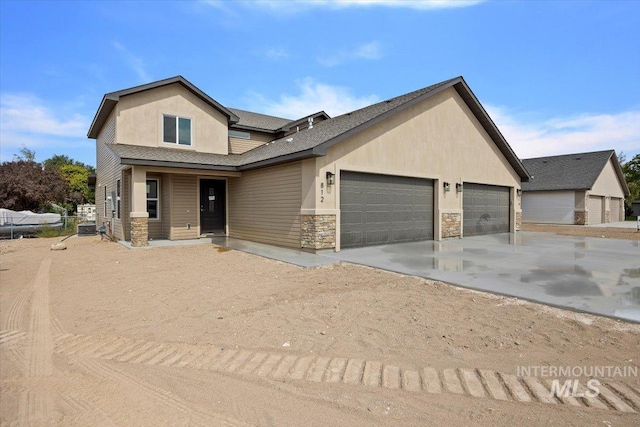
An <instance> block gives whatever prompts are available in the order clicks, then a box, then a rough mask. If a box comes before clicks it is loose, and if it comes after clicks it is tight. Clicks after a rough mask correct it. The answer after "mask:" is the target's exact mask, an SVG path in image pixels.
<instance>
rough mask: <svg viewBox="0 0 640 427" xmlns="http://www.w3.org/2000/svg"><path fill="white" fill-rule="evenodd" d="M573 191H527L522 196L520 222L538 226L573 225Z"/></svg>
mask: <svg viewBox="0 0 640 427" xmlns="http://www.w3.org/2000/svg"><path fill="white" fill-rule="evenodd" d="M574 206H575V194H574V193H573V191H553V192H550V191H529V192H526V193H523V194H522V221H523V222H533V223H540V224H573V220H574V218H573V216H574Z"/></svg>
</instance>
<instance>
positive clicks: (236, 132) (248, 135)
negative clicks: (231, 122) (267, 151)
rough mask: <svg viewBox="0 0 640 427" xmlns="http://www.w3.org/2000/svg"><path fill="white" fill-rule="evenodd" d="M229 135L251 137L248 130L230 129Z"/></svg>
mask: <svg viewBox="0 0 640 427" xmlns="http://www.w3.org/2000/svg"><path fill="white" fill-rule="evenodd" d="M229 136H230V137H232V138H240V139H251V134H250V133H249V132H240V131H237V130H230V131H229Z"/></svg>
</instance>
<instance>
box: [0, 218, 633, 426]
mask: <svg viewBox="0 0 640 427" xmlns="http://www.w3.org/2000/svg"><path fill="white" fill-rule="evenodd" d="M594 231H597V232H600V230H594ZM55 241H57V240H52V239H33V240H26V239H25V240H15V241H3V242H1V243H0V251H1V252H0V253H1V257H0V326H1V327H0V358H1V359H0V360H1V362H2V363H1V366H0V381H1V382H0V416H1V419H0V424H1V425H3V426H4V425H14V424H24V425H45V424H46V425H49V424H51V425H65V426H67V425H72V426H88V425H122V426H130V425H136V426H159V425H207V426H217V425H275V426H301V425H304V426H314V425H317V426H326V425H336V426H338V425H344V426H370V425H387V426H398V425H465V424H466V425H481V426H493V425H510V426H512V425H523V426H524V425H527V426H529V425H545V426H547V425H551V426H553V425H575V426H584V425H594V426H619V425H628V426H632V425H635V426H637V425H640V415H639V413H640V381H639V378H638V377H637V376H635V377H624V378H620V377H615V378H599V380H600V381H601V382H602V386H601V387H600V395H599V397H598V398H580V397H571V396H564V397H562V398H554V397H550V393H549V391H548V390H549V388H550V382H551V381H550V379H549V378H542V377H526V378H525V377H520V376H517V367H519V366H540V365H545V366H583V367H584V366H616V367H627V368H628V367H631V368H636V369H637V368H638V366H640V325H636V324H629V323H625V322H621V321H615V320H611V319H607V318H601V317H597V316H592V315H587V314H578V313H574V312H569V311H562V310H558V309H554V308H549V307H546V306H541V305H537V304H532V303H528V302H523V301H519V300H516V299H514V298H505V297H498V296H493V295H488V294H483V293H479V292H474V291H469V290H463V289H459V288H455V287H453V286H449V285H445V284H443V283H438V282H433V281H428V280H423V279H420V278H415V277H407V276H402V275H398V274H393V273H388V272H384V271H379V270H375V269H370V268H364V267H360V266H356V265H344V264H343V265H340V266H330V267H321V268H312V269H304V268H300V267H296V266H292V265H289V264H284V263H281V262H277V261H272V260H267V259H264V258H260V257H257V256H253V255H249V254H246V253H242V252H238V251H228V250H225V249H223V248H220V247H216V246H214V245H199V246H182V247H171V248H155V249H138V250H128V249H126V248H124V247H123V246H121V245H119V244H117V243H110V242H101V241H100V240H99V238H94V237H83V238H78V237H74V238H71V239H68V240H66V243H67V245H68V249H67V250H64V251H51V250H50V249H49V247H50V245H51V244H52V243H54V242H55ZM586 379H587V378H584V377H580V378H579V380H580V384H581V387H584V386H583V384H585V382H586Z"/></svg>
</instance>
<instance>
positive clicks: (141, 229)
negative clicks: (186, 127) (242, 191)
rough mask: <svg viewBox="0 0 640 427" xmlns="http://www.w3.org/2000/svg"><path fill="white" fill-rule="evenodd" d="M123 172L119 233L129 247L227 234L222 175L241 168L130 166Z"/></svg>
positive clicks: (229, 174)
mask: <svg viewBox="0 0 640 427" xmlns="http://www.w3.org/2000/svg"><path fill="white" fill-rule="evenodd" d="M122 175H123V176H122V178H123V183H124V189H123V190H124V191H123V193H124V194H127V195H128V200H125V202H124V209H123V210H124V212H123V214H124V215H123V218H122V222H123V224H122V234H123V236H122V237H123V240H125V241H129V242H130V244H131V246H132V247H140V246H147V245H149V242H150V241H155V240H169V241H179V240H189V239H198V238H200V236H202V235H203V234H211V235H227V233H228V225H227V203H226V194H227V178H229V177H236V176H240V175H241V173H240V172H234V171H212V170H201V169H195V170H194V169H186V168H168V167H148V166H144V167H143V166H131V167H129V168H127V169H125V170H123V172H122Z"/></svg>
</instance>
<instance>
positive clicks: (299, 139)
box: [89, 76, 529, 182]
mask: <svg viewBox="0 0 640 427" xmlns="http://www.w3.org/2000/svg"><path fill="white" fill-rule="evenodd" d="M151 85H154V84H151ZM146 86H148V85H146ZM449 88H454V89H455V90H456V92H457V93H458V94H459V95H460V97H461V98H462V99H463V100H464V101H465V103H466V104H467V106H468V107H469V109H470V110H471V111H472V113H473V114H474V116H475V117H476V119H477V120H478V121H479V123H480V124H481V125H482V127H483V128H484V130H485V131H486V132H487V134H488V135H489V136H490V137H491V139H492V140H493V142H494V143H495V144H496V146H497V147H498V149H499V150H500V152H501V153H502V154H503V155H504V156H505V158H506V159H507V161H508V162H509V164H510V165H511V167H512V168H513V169H514V171H515V172H516V173H517V174H518V175H519V176H520V178H521V180H522V181H525V182H526V181H528V180H529V174H528V173H527V170H526V169H525V167H524V166H523V165H522V163H521V162H520V159H518V157H517V156H516V154H515V153H514V152H513V150H512V149H511V147H510V146H509V144H508V143H507V141H506V139H505V138H504V136H503V135H502V134H501V133H500V131H499V130H498V128H497V127H496V125H495V123H494V122H493V121H492V120H491V118H490V117H489V115H488V114H487V112H486V111H485V109H484V108H483V107H482V105H481V104H480V102H479V101H478V99H477V98H476V97H475V95H474V94H473V92H472V91H471V89H470V88H469V86H468V85H467V83H466V82H465V81H464V78H462V77H461V76H460V77H456V78H453V79H449V80H445V81H443V82H440V83H437V84H434V85H431V86H428V87H425V88H423V89H419V90H416V91H414V92H410V93H407V94H405V95H401V96H398V97H395V98H391V99H389V100H386V101H382V102H378V103H376V104H373V105H370V106H368V107H364V108H361V109H359V110H355V111H352V112H350V113H347V114H343V115H340V116H337V117H334V118H328V115H326V113H324V112H322V111H321V112H319V113H316V114H315V115H312V116H313V117H317V116H320V115H325V116H326V117H327V119H326V120H322V121H320V122H319V123H317V124H314V126H313V128H311V129H304V130H302V131H300V132H296V133H294V134H291V135H288V136H285V137H283V138H280V139H278V140H275V141H272V142H268V143H265V144H263V145H260V146H258V147H256V148H254V149H252V150H249V151H247V152H245V153H242V154H238V155H229V156H224V155H209V156H219V157H208V158H207V159H208V161H211V162H214V163H212V164H210V165H209V166H212V167H215V166H216V165H218V164H219V165H220V166H221V167H226V168H228V167H235V168H236V170H246V169H254V168H259V167H264V166H269V165H274V164H279V163H285V162H289V161H294V160H301V159H306V158H310V157H318V156H324V155H325V154H326V152H327V150H328V149H329V148H330V147H331V146H333V145H335V144H337V143H339V142H341V141H343V140H345V139H347V138H349V137H350V136H353V135H355V134H357V133H358V132H361V131H363V130H365V129H367V128H369V127H371V126H373V125H375V124H377V123H379V122H381V121H382V120H384V119H386V118H388V117H391V116H393V115H394V114H397V113H399V112H401V111H403V110H405V109H407V108H409V107H411V106H413V105H415V104H417V103H419V102H421V101H424V100H426V99H428V98H429V97H431V96H434V95H436V94H438V93H441V92H442V91H444V90H446V89H449ZM132 89H136V88H132ZM132 89H129V90H132ZM114 93H118V92H114ZM107 95H109V94H107ZM107 95H105V98H106V97H107ZM103 102H104V101H103ZM101 108H102V106H101ZM227 111H229V112H230V113H231V114H233V115H234V117H235V120H236V121H235V123H237V124H236V125H233V127H234V128H236V127H241V126H242V122H243V121H244V123H245V126H248V127H252V126H255V127H256V128H257V129H273V130H274V132H275V131H282V130H284V129H286V128H287V125H289V124H291V123H296V122H300V121H301V120H303V119H300V120H297V121H287V122H286V123H283V122H284V121H286V120H287V119H283V118H278V117H273V116H266V115H263V114H257V113H251V112H248V111H243V110H237V109H229V110H227ZM104 119H105V120H106V117H105V118H104ZM304 120H306V117H305V119H304ZM238 125H239V126H238ZM94 126H96V120H95V119H94V124H92V129H94ZM276 126H278V127H277V128H276ZM99 128H100V127H98V128H97V129H99ZM97 132H98V131H97V130H95V132H94V133H95V134H96V135H95V136H92V131H91V130H90V132H89V137H92V138H95V137H97ZM121 145H122V144H116V145H112V146H111V148H112V149H113V150H115V151H118V152H119V151H120V150H129V151H127V152H126V153H127V154H126V156H125V157H122V156H120V154H118V152H116V154H117V155H118V156H119V157H121V159H128V160H127V161H133V160H134V159H133V157H129V156H133V155H134V154H135V153H138V155H140V156H143V157H144V159H143V158H142V157H141V158H140V160H141V161H142V160H144V161H147V162H150V163H149V164H152V162H154V161H161V162H167V161H170V159H169V158H170V157H171V156H173V157H174V160H175V162H176V163H183V162H184V163H187V162H188V161H187V157H186V156H187V155H186V154H184V150H175V149H165V150H160V149H158V148H151V147H139V149H137V151H136V150H134V149H133V148H126V149H121V148H118V147H117V146H121ZM128 147H132V146H128ZM166 150H168V151H166ZM143 151H144V154H143ZM156 151H157V154H154V152H156ZM193 154H194V155H196V154H200V153H193ZM223 157H225V158H226V157H229V159H226V160H224V159H223ZM230 157H233V160H231V158H230ZM204 159H205V158H204V157H198V160H197V161H196V159H195V158H194V159H193V160H194V162H195V163H194V164H204V163H200V162H202V161H204ZM217 162H219V163H217ZM123 164H142V163H124V160H123ZM185 167H186V166H185Z"/></svg>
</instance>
